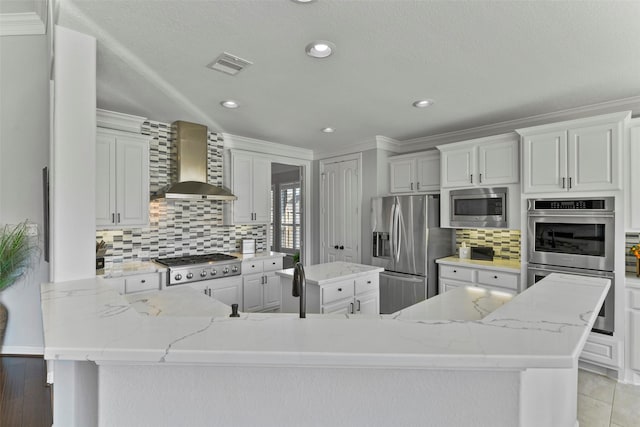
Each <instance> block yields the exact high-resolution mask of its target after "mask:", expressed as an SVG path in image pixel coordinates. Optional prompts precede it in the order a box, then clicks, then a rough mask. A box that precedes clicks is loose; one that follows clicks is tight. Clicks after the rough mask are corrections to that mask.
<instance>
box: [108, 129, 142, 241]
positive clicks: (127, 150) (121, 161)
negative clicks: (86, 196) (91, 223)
mask: <svg viewBox="0 0 640 427" xmlns="http://www.w3.org/2000/svg"><path fill="white" fill-rule="evenodd" d="M96 225H97V226H98V227H100V228H123V227H143V226H147V225H149V140H148V137H146V136H143V135H136V134H133V133H131V134H130V133H126V132H120V131H115V130H112V129H102V128H98V131H97V138H96Z"/></svg>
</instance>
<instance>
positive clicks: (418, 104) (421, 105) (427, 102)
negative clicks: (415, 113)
mask: <svg viewBox="0 0 640 427" xmlns="http://www.w3.org/2000/svg"><path fill="white" fill-rule="evenodd" d="M430 105H433V99H421V100H420V101H416V102H414V103H413V106H414V107H416V108H424V107H429V106H430Z"/></svg>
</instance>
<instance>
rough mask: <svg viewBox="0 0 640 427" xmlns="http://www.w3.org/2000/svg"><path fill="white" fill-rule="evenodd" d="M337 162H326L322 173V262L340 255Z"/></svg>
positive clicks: (337, 257)
mask: <svg viewBox="0 0 640 427" xmlns="http://www.w3.org/2000/svg"><path fill="white" fill-rule="evenodd" d="M339 170H340V166H339V163H328V164H326V165H325V167H324V172H323V175H322V200H321V209H322V221H323V229H322V234H323V235H322V236H321V241H322V242H321V245H322V248H321V251H322V260H321V261H322V262H333V261H338V260H339V256H340V245H339V240H340V224H341V223H340V220H339V218H340V213H339V211H338V210H339V209H340V206H339V192H340V190H339V177H340V173H339Z"/></svg>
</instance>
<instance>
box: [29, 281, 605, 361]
mask: <svg viewBox="0 0 640 427" xmlns="http://www.w3.org/2000/svg"><path fill="white" fill-rule="evenodd" d="M609 286H610V285H609V281H608V280H605V279H596V278H586V277H581V276H571V275H564V274H552V275H550V276H548V277H546V278H545V279H543V280H542V281H540V282H538V283H536V285H535V286H532V287H531V288H529V289H527V290H525V291H524V292H522V293H521V294H518V295H517V296H515V297H513V299H512V300H511V301H510V302H508V303H506V304H504V305H502V306H500V307H498V308H497V309H495V310H494V311H492V312H491V313H490V314H488V315H486V316H485V315H484V312H488V311H491V309H493V308H494V305H496V304H499V303H496V301H493V302H491V301H489V300H486V301H482V299H483V298H485V297H482V298H480V299H478V298H470V297H469V295H470V294H469V293H468V292H467V294H466V295H467V296H466V297H464V296H463V294H461V293H460V292H459V294H460V295H459V297H460V298H462V299H464V298H467V300H468V301H469V302H470V306H471V310H470V312H473V311H474V310H476V308H477V307H482V312H478V314H474V316H479V317H480V320H457V319H454V320H451V319H448V317H450V316H449V315H446V314H444V313H443V314H442V316H440V315H434V316H432V317H430V318H426V317H424V316H421V315H420V314H419V310H420V309H419V308H413V309H405V310H403V311H401V312H399V313H396V314H394V315H390V316H368V317H367V316H362V315H351V316H345V315H341V316H340V315H336V316H323V315H318V316H310V317H309V318H307V319H299V318H298V317H297V316H296V315H295V314H261V313H255V314H254V313H251V314H246V313H243V314H242V315H241V317H240V318H229V317H228V315H227V314H226V312H225V311H224V309H225V307H221V306H219V305H216V304H214V305H210V304H208V302H205V301H204V300H203V298H202V296H200V295H193V296H190V295H189V292H188V291H187V290H183V292H182V293H183V295H178V293H174V294H168V293H167V294H165V295H162V296H161V295H160V293H157V292H156V293H149V294H148V295H149V298H148V302H143V301H141V298H144V297H145V295H146V293H145V294H139V295H135V296H133V295H132V296H131V297H130V299H128V298H125V296H122V295H119V294H118V293H117V292H116V291H115V290H114V289H113V288H112V287H111V286H110V285H108V284H107V283H106V282H105V281H104V280H103V279H102V278H99V277H96V278H90V279H86V280H78V281H71V282H64V283H45V284H43V285H42V287H41V301H42V314H43V324H44V342H45V345H44V355H45V359H47V360H52V359H58V360H90V361H95V362H96V363H98V364H101V363H146V364H157V363H176V364H190V365H191V364H209V365H216V366H315V367H323V366H324V367H395V368H438V369H441V368H460V367H463V368H470V369H484V368H491V369H514V368H515V369H525V368H530V367H538V368H568V367H574V366H575V364H576V363H577V360H578V356H579V352H580V350H581V349H582V347H583V345H584V342H585V341H586V338H587V336H588V334H589V332H590V330H591V327H592V325H593V322H594V321H595V318H596V315H597V312H598V310H597V309H598V308H599V307H600V305H601V304H602V303H603V301H604V298H605V296H606V293H607V290H608V288H609ZM162 292H167V291H162ZM179 292H180V291H179ZM451 292H453V291H451ZM452 295H454V294H452ZM488 295H489V296H491V292H489V293H488ZM485 296H486V294H485ZM154 298H160V299H155V300H154ZM163 298H164V301H162V299H163ZM171 298H176V299H178V300H181V301H182V302H180V303H178V304H177V305H176V302H170V301H169V300H168V299H171ZM194 298H199V299H198V300H197V302H195V304H191V303H193V302H194V300H193V299H194ZM436 298H437V297H436ZM446 298H447V297H445V299H446ZM451 299H452V300H455V298H454V297H453V296H452V297H451ZM149 301H150V302H149ZM132 304H133V305H132ZM172 304H173V305H174V307H173V308H171V307H169V306H170V305H172ZM430 304H435V303H434V302H433V301H431V302H430V301H427V302H425V303H424V304H423V305H424V306H428V305H430ZM442 304H443V306H444V305H446V304H445V302H444V301H443V303H442ZM457 304H459V301H458V302H457ZM181 305H182V306H181ZM189 305H193V310H191V309H190V308H189ZM209 307H211V309H212V311H211V312H209V313H207V314H206V315H205V312H204V311H203V310H205V311H206V310H209ZM154 310H155V313H158V314H161V312H162V311H164V312H165V314H164V315H154V314H153V313H154ZM158 310H160V311H158ZM426 311H427V312H429V310H426ZM443 311H446V310H445V309H444V308H443ZM184 313H188V314H189V315H188V316H183V315H182V314H184ZM220 313H222V314H223V315H222V316H220ZM403 313H404V314H403ZM427 314H428V313H427ZM433 317H436V318H437V317H447V319H434V318H433ZM454 317H457V316H454Z"/></svg>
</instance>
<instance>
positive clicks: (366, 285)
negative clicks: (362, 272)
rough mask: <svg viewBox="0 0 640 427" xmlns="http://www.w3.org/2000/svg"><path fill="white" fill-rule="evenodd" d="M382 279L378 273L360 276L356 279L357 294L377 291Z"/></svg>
mask: <svg viewBox="0 0 640 427" xmlns="http://www.w3.org/2000/svg"><path fill="white" fill-rule="evenodd" d="M379 284H380V280H379V278H378V274H375V275H372V276H366V277H358V278H357V279H356V280H355V286H356V291H355V292H356V295H358V294H362V293H364V292H371V291H377V290H378V289H379V287H380V286H379Z"/></svg>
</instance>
